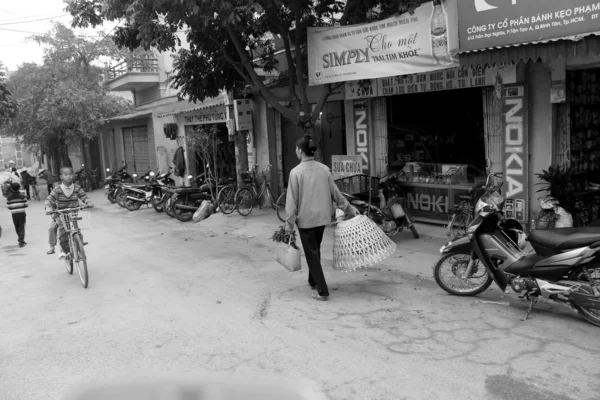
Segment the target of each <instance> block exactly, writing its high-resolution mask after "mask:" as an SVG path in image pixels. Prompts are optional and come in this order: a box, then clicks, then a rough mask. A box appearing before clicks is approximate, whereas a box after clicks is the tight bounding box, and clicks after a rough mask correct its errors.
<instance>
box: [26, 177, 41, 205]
mask: <svg viewBox="0 0 600 400" xmlns="http://www.w3.org/2000/svg"><path fill="white" fill-rule="evenodd" d="M29 190H30V194H31V198H32V199H35V200H37V201H40V192H39V191H38V189H37V179H35V178H30V179H29Z"/></svg>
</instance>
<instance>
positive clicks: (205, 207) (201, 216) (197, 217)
mask: <svg viewBox="0 0 600 400" xmlns="http://www.w3.org/2000/svg"><path fill="white" fill-rule="evenodd" d="M212 211H213V204H212V203H211V202H210V201H208V200H204V201H203V202H202V204H200V207H198V209H197V210H196V212H195V213H194V216H193V217H192V219H193V220H194V222H196V223H198V222H200V221H203V220H205V219H206V218H208V217H210V214H212Z"/></svg>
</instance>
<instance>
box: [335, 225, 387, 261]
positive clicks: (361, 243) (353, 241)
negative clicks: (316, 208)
mask: <svg viewBox="0 0 600 400" xmlns="http://www.w3.org/2000/svg"><path fill="white" fill-rule="evenodd" d="M333 240H334V242H333V269H335V270H339V271H346V272H348V271H354V270H356V269H358V268H362V267H368V266H371V265H374V264H377V263H378V262H380V261H383V260H385V259H386V258H388V257H389V256H391V255H392V254H394V252H395V251H396V243H394V242H393V241H392V240H391V239H390V238H389V237H388V236H387V235H386V234H385V233H384V232H383V231H382V230H381V229H380V228H379V227H378V226H377V225H376V224H375V223H374V222H373V221H371V220H370V219H369V218H368V217H367V216H365V215H358V216H356V217H354V218H352V219H350V220H347V221H342V222H339V223H338V224H337V227H336V228H335V233H334V239H333Z"/></svg>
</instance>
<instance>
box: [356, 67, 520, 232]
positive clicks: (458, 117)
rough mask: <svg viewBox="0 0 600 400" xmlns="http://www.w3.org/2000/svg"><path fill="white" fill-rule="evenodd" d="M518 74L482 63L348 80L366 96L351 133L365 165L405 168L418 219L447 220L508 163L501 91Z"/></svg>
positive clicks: (384, 170)
mask: <svg viewBox="0 0 600 400" xmlns="http://www.w3.org/2000/svg"><path fill="white" fill-rule="evenodd" d="M516 78H517V77H516V68H515V67H514V66H509V67H506V68H480V67H476V68H451V69H446V70H442V71H435V72H430V73H423V74H414V75H404V76H396V77H389V78H382V79H378V80H374V81H372V82H371V83H369V84H367V83H365V82H362V83H361V84H359V83H356V82H354V83H348V84H346V95H347V98H348V97H357V96H360V97H363V99H361V100H354V104H353V105H354V108H355V120H354V121H353V122H354V129H353V139H354V145H355V151H356V154H358V155H361V156H362V160H363V165H364V171H365V172H369V173H371V174H373V175H378V176H384V175H387V174H391V173H399V174H398V176H399V179H400V181H401V185H402V187H403V189H404V192H405V196H406V199H407V204H408V206H409V208H410V209H411V210H412V212H413V215H414V216H415V218H416V219H417V220H420V221H425V222H431V223H442V224H446V223H447V222H448V220H449V218H450V214H451V213H452V212H453V210H454V209H455V207H457V206H458V205H459V204H460V202H461V201H463V199H464V198H465V196H470V194H471V193H477V192H478V188H480V187H481V186H482V185H483V184H484V183H485V180H486V177H487V173H488V172H487V171H493V172H501V171H502V170H503V164H504V161H505V160H504V159H503V151H504V149H503V144H504V143H505V137H504V136H503V135H502V131H503V130H502V128H501V127H500V126H499V125H498V123H501V116H502V113H503V107H502V104H501V99H498V97H497V93H498V92H501V91H504V90H505V89H506V88H507V87H508V85H511V84H514V83H515V82H516ZM359 85H361V86H360V88H359ZM366 98H370V100H367V99H366ZM370 115H372V116H375V118H371V119H370V120H369V116H370ZM369 133H371V134H369ZM515 136H516V134H515ZM521 138H522V132H521ZM517 139H518V138H517ZM515 140H516V139H515ZM522 218H523V219H524V218H525V216H524V215H523V216H522Z"/></svg>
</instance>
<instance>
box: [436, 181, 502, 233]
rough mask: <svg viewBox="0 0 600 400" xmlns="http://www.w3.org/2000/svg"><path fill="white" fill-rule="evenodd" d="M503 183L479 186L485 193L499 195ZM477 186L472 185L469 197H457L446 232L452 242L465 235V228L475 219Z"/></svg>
mask: <svg viewBox="0 0 600 400" xmlns="http://www.w3.org/2000/svg"><path fill="white" fill-rule="evenodd" d="M492 176H494V177H496V178H497V177H499V176H500V173H496V174H492ZM502 185H503V182H500V183H498V184H495V185H494V184H487V183H486V185H483V186H481V189H485V190H486V191H490V190H491V191H498V192H500V193H501V191H502ZM477 188H478V186H477V185H474V186H473V187H472V188H471V190H469V195H462V196H458V198H459V199H460V200H461V202H460V204H459V205H458V207H457V208H456V209H455V211H454V214H453V215H452V218H451V219H450V222H449V223H448V230H447V232H446V235H447V236H448V237H449V238H450V240H454V239H456V238H457V237H461V236H464V235H466V234H467V228H468V227H469V225H470V224H471V222H472V221H473V219H474V218H475V203H476V201H477V199H478V198H479V197H478V196H477V193H476V189H477Z"/></svg>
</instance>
